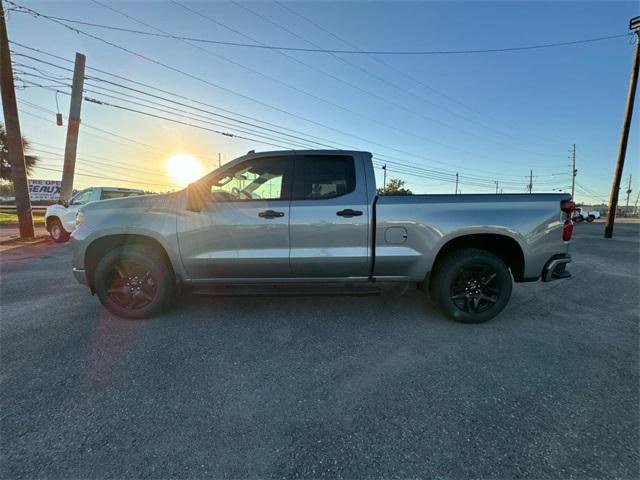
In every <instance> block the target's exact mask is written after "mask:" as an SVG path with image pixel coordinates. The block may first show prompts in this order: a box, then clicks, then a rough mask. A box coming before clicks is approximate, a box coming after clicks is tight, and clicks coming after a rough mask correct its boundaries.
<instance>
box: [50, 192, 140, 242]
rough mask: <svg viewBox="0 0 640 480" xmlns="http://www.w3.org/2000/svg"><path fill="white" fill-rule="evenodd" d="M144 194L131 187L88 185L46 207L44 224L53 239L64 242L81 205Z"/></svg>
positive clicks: (74, 225) (67, 238)
mask: <svg viewBox="0 0 640 480" xmlns="http://www.w3.org/2000/svg"><path fill="white" fill-rule="evenodd" d="M131 195H144V191H142V190H138V189H133V188H116V187H90V188H85V189H84V190H80V191H79V192H78V193H76V194H75V195H74V196H73V197H71V200H69V201H68V202H64V201H61V202H58V203H55V204H53V205H49V206H48V207H47V211H46V212H45V214H44V221H45V226H46V227H47V231H48V232H49V235H51V238H53V241H54V242H56V243H64V242H68V241H69V236H70V235H71V232H73V229H74V228H75V227H76V215H77V213H78V210H80V207H81V206H82V205H85V204H87V203H89V202H97V201H99V200H108V199H110V198H121V197H129V196H131Z"/></svg>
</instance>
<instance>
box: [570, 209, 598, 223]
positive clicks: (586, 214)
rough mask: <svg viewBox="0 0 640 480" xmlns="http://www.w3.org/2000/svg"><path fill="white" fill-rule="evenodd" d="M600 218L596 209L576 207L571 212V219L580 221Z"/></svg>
mask: <svg viewBox="0 0 640 480" xmlns="http://www.w3.org/2000/svg"><path fill="white" fill-rule="evenodd" d="M597 218H600V212H599V211H598V210H591V211H587V210H585V209H583V208H580V207H578V208H576V209H575V210H574V212H573V221H574V222H576V223H580V222H582V221H583V220H584V221H585V222H589V223H591V222H593V221H594V220H595V219H597Z"/></svg>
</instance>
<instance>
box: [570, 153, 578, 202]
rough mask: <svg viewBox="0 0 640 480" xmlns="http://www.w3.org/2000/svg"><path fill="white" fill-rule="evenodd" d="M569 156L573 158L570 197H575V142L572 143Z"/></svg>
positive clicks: (576, 171)
mask: <svg viewBox="0 0 640 480" xmlns="http://www.w3.org/2000/svg"><path fill="white" fill-rule="evenodd" d="M571 158H572V159H573V168H572V169H571V199H572V200H574V199H575V198H576V174H577V173H578V170H576V144H575V143H574V144H573V151H572V152H571Z"/></svg>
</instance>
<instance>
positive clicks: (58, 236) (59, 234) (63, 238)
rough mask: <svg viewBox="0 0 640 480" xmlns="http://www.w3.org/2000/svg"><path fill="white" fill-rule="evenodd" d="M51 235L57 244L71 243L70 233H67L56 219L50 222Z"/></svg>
mask: <svg viewBox="0 0 640 480" xmlns="http://www.w3.org/2000/svg"><path fill="white" fill-rule="evenodd" d="M48 230H49V235H51V238H53V241H54V242H56V243H64V242H68V241H69V232H67V231H66V230H65V229H64V227H63V226H62V223H60V220H58V219H57V218H54V219H53V220H51V221H50V222H49V225H48Z"/></svg>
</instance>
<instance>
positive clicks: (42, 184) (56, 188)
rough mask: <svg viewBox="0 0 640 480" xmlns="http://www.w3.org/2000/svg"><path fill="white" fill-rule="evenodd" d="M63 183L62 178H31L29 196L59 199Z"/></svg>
mask: <svg viewBox="0 0 640 480" xmlns="http://www.w3.org/2000/svg"><path fill="white" fill-rule="evenodd" d="M61 184H62V182H61V181H60V180H32V179H29V198H31V200H58V199H59V198H60V185H61Z"/></svg>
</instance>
